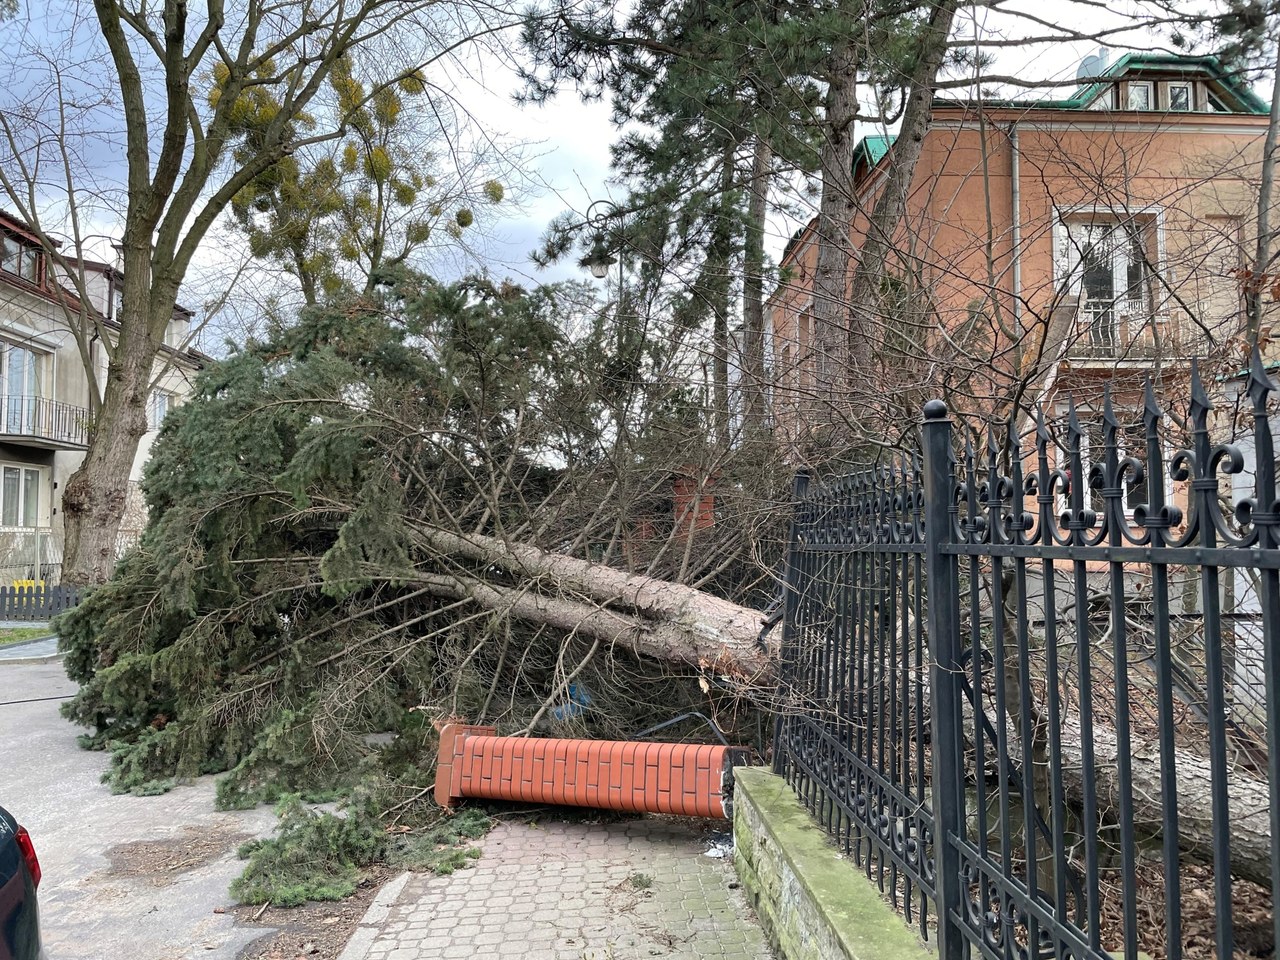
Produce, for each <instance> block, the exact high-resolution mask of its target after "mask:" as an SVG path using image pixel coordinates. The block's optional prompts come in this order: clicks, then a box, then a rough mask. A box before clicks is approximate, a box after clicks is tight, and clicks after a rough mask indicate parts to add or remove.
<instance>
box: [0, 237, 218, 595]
mask: <svg viewBox="0 0 1280 960" xmlns="http://www.w3.org/2000/svg"><path fill="white" fill-rule="evenodd" d="M67 262H69V263H72V264H74V266H75V267H76V268H77V269H78V270H79V271H80V272H81V277H82V281H83V290H84V293H85V299H84V300H83V301H82V299H81V298H80V297H78V296H76V294H75V293H74V292H73V285H72V284H70V283H69V282H68V281H67V280H66V279H65V278H64V279H63V280H62V281H61V282H60V281H59V277H58V270H57V267H56V266H55V265H54V264H53V263H51V262H50V261H49V258H48V257H47V256H46V254H45V252H44V251H43V249H42V248H41V245H40V243H39V240H38V239H37V238H36V236H35V235H34V234H33V233H32V232H31V231H30V230H29V229H28V227H27V226H26V225H25V224H24V223H23V222H22V221H21V220H18V219H17V218H15V217H12V216H10V215H8V214H5V213H0V585H2V586H12V585H14V584H31V583H41V582H43V583H45V584H51V583H53V582H56V581H57V580H58V579H59V577H60V574H61V563H62V546H63V525H62V516H61V509H60V507H61V491H62V490H63V489H64V488H65V486H66V481H67V478H68V477H70V476H71V474H72V473H73V472H74V471H75V469H76V468H77V467H78V466H79V465H80V463H81V461H82V460H83V459H84V454H85V451H86V450H87V449H88V445H89V440H90V437H91V435H92V430H93V410H94V409H95V408H96V407H97V400H98V398H99V397H100V393H97V391H100V389H101V388H100V385H101V384H102V383H104V382H105V377H106V372H107V363H108V350H107V349H106V348H105V347H104V345H103V342H102V341H103V340H104V339H105V340H107V341H108V342H110V341H111V340H112V338H113V336H114V333H115V331H117V330H118V329H119V324H118V320H117V312H118V309H119V297H120V290H121V284H120V281H121V275H120V273H119V271H118V270H116V269H115V268H114V267H112V266H111V265H109V264H104V263H98V262H94V261H90V260H87V259H84V260H70V261H67ZM86 301H87V302H86ZM191 320H192V315H191V313H190V312H189V311H186V310H184V309H181V308H179V309H177V310H175V312H174V318H173V321H172V322H171V323H170V325H169V330H168V331H167V333H166V343H165V346H164V347H163V348H162V350H161V354H160V356H159V358H158V359H157V362H156V366H155V369H154V373H153V378H152V380H153V387H152V393H151V397H150V402H149V404H148V424H147V426H148V430H147V433H146V435H145V436H144V437H143V438H142V441H141V443H140V444H139V447H138V454H137V456H136V457H135V460H134V464H133V469H132V471H131V473H130V476H129V478H128V480H129V485H128V489H129V501H128V503H127V505H126V511H125V520H124V523H123V525H122V530H121V543H120V549H121V550H123V549H124V548H125V547H127V546H128V545H129V543H130V542H131V541H132V539H135V538H136V536H137V534H138V533H139V532H140V531H141V529H142V526H143V524H144V523H145V518H146V514H145V508H144V507H143V503H142V498H141V493H140V490H139V486H138V481H139V480H140V479H141V477H142V469H143V466H144V464H145V463H146V460H147V457H148V455H149V452H150V447H151V443H152V441H153V440H154V439H155V436H156V433H157V431H158V429H159V426H160V423H161V422H162V421H163V419H164V416H165V414H166V413H167V412H168V410H169V409H171V408H172V407H174V406H176V405H177V404H179V403H181V402H182V401H183V400H184V399H185V398H186V397H188V396H189V395H190V393H191V384H192V380H193V377H194V374H195V372H196V371H197V370H198V369H199V368H200V366H201V365H202V364H203V363H204V362H205V360H206V359H207V358H205V357H203V356H202V355H201V354H199V353H198V352H196V351H194V350H191V349H189V348H188V347H187V341H188V339H189V336H190V331H191ZM77 333H80V335H79V336H77ZM90 367H91V368H92V370H93V372H94V376H93V377H92V378H90V376H89V373H88V369H89V368H90ZM95 394H96V395H95Z"/></svg>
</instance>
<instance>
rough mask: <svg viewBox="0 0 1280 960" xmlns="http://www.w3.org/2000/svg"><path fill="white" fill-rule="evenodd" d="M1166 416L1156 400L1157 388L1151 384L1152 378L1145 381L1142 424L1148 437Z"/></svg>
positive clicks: (1146, 378)
mask: <svg viewBox="0 0 1280 960" xmlns="http://www.w3.org/2000/svg"><path fill="white" fill-rule="evenodd" d="M1163 416H1164V411H1163V410H1161V409H1160V402H1159V401H1158V400H1156V388H1155V387H1154V386H1153V385H1152V383H1151V378H1150V377H1145V378H1144V379H1143V386H1142V424H1143V426H1144V427H1146V431H1147V433H1148V435H1150V434H1151V433H1153V432H1154V431H1155V430H1156V429H1157V427H1158V425H1159V423H1160V419H1161V418H1162V417H1163Z"/></svg>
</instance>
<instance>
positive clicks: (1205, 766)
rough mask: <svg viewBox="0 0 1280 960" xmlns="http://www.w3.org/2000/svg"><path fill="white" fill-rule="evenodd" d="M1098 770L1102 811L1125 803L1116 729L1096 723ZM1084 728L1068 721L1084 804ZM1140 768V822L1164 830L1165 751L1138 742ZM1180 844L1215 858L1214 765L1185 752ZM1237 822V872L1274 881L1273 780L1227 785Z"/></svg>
mask: <svg viewBox="0 0 1280 960" xmlns="http://www.w3.org/2000/svg"><path fill="white" fill-rule="evenodd" d="M1091 737H1092V741H1093V759H1094V764H1095V768H1094V770H1093V771H1092V778H1093V782H1094V787H1095V789H1096V790H1097V796H1098V807H1099V809H1100V810H1104V811H1105V810H1111V811H1117V810H1119V809H1120V793H1121V789H1122V784H1121V783H1120V775H1119V773H1120V771H1119V759H1118V758H1119V756H1120V747H1119V741H1118V738H1117V737H1116V732H1115V730H1113V729H1112V728H1111V727H1108V726H1104V725H1102V724H1097V723H1095V724H1094V725H1093V729H1092V731H1091ZM1081 742H1082V736H1081V730H1080V726H1079V724H1077V723H1071V722H1068V723H1064V724H1063V727H1062V753H1063V761H1064V764H1063V770H1062V773H1063V782H1064V784H1065V786H1066V789H1067V794H1068V796H1069V797H1070V798H1071V799H1072V800H1073V801H1074V802H1076V803H1080V802H1082V800H1083V797H1084V782H1085V776H1086V774H1085V771H1084V765H1083V753H1082V751H1081V749H1080V744H1081ZM1129 760H1130V765H1131V769H1132V770H1133V785H1132V791H1131V793H1132V797H1133V817H1134V821H1135V823H1136V824H1137V825H1139V826H1140V827H1145V828H1147V829H1149V830H1151V831H1153V832H1157V833H1158V832H1159V831H1160V830H1162V829H1163V825H1164V813H1165V810H1164V802H1163V794H1162V790H1163V785H1162V784H1161V782H1160V750H1159V747H1157V746H1156V745H1155V744H1146V743H1134V744H1133V746H1132V747H1131V749H1130V751H1129ZM1174 766H1175V767H1176V768H1177V771H1178V842H1179V844H1180V845H1181V847H1182V849H1183V851H1184V852H1186V853H1188V854H1190V855H1191V856H1192V857H1194V858H1195V859H1196V860H1198V861H1199V862H1201V863H1213V834H1212V824H1213V802H1212V791H1211V789H1210V787H1211V784H1212V782H1213V780H1212V771H1211V770H1210V767H1209V760H1208V758H1206V757H1200V756H1197V755H1196V754H1194V753H1191V752H1190V751H1188V750H1177V751H1175V754H1174ZM1227 803H1228V806H1229V808H1230V811H1231V812H1230V816H1229V820H1230V823H1231V873H1232V875H1233V876H1235V877H1239V878H1241V879H1243V880H1251V881H1253V882H1254V883H1256V884H1259V885H1260V886H1263V887H1266V888H1268V889H1270V887H1271V855H1272V851H1271V822H1270V817H1271V813H1270V811H1271V798H1270V795H1269V792H1268V788H1267V782H1266V781H1265V780H1259V779H1255V778H1254V777H1252V776H1250V775H1249V774H1247V773H1237V774H1236V775H1235V776H1233V777H1232V778H1231V782H1230V784H1228V786H1227Z"/></svg>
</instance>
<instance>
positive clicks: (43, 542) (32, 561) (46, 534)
mask: <svg viewBox="0 0 1280 960" xmlns="http://www.w3.org/2000/svg"><path fill="white" fill-rule="evenodd" d="M61 570H62V544H61V543H60V542H59V540H58V538H57V537H55V536H54V534H53V530H52V529H50V528H49V527H3V526H0V586H4V587H11V586H32V585H36V584H40V583H43V584H45V585H52V584H55V583H57V582H58V581H59V577H60V574H61Z"/></svg>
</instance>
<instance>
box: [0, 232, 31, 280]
mask: <svg viewBox="0 0 1280 960" xmlns="http://www.w3.org/2000/svg"><path fill="white" fill-rule="evenodd" d="M0 270H3V271H4V272H5V273H13V274H17V275H18V276H20V277H22V278H23V279H24V280H30V281H31V282H32V283H37V282H38V281H39V279H40V250H39V248H38V247H33V246H30V245H28V244H25V243H23V242H22V241H21V240H19V239H18V238H17V237H13V236H10V235H9V234H7V233H6V234H0Z"/></svg>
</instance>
